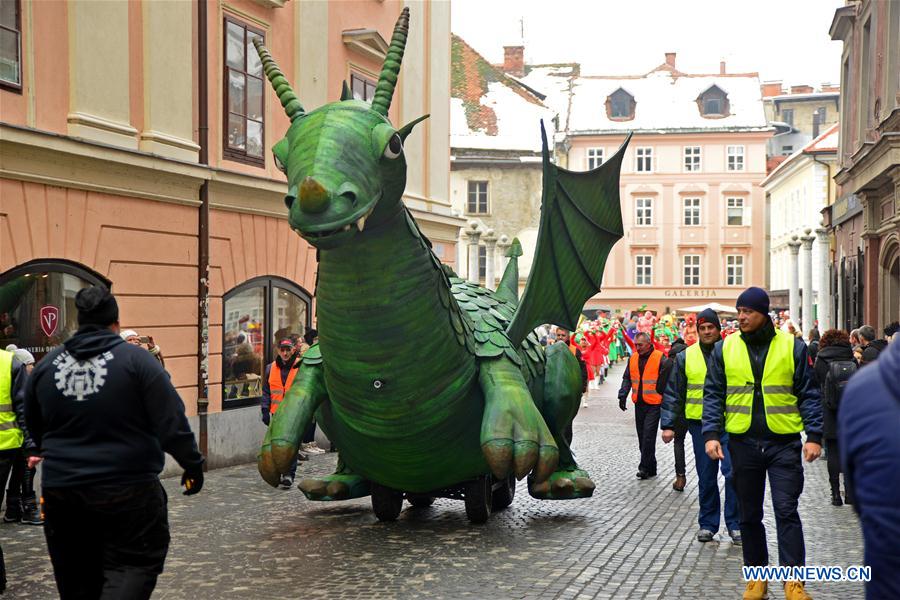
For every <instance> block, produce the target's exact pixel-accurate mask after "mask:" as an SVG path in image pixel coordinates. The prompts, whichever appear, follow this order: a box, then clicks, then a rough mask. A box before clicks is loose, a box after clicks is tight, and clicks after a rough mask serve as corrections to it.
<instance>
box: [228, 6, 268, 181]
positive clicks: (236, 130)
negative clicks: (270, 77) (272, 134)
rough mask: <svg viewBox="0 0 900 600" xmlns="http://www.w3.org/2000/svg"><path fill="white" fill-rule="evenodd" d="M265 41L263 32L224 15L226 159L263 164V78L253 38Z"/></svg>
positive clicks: (264, 162)
mask: <svg viewBox="0 0 900 600" xmlns="http://www.w3.org/2000/svg"><path fill="white" fill-rule="evenodd" d="M254 39H258V40H261V41H262V42H265V37H264V34H263V32H262V31H259V30H257V29H254V28H252V27H249V26H247V25H244V24H243V23H239V22H238V21H235V20H233V19H232V18H230V17H225V66H224V69H225V71H224V75H225V81H224V88H225V94H224V95H225V97H224V104H223V106H224V107H225V110H224V111H222V112H223V114H224V117H225V124H224V132H225V135H224V140H223V141H222V144H223V146H224V150H223V154H224V156H225V158H229V159H232V160H237V161H240V162H245V163H249V164H252V165H257V166H260V167H262V166H265V164H266V161H265V157H264V154H263V150H264V148H265V135H264V131H265V123H264V119H263V115H264V114H265V110H264V106H265V102H264V97H265V96H264V94H263V91H264V89H265V87H264V83H265V82H264V80H265V74H264V73H263V68H262V62H260V60H259V54H257V52H256V47H255V46H254V45H253V40H254Z"/></svg>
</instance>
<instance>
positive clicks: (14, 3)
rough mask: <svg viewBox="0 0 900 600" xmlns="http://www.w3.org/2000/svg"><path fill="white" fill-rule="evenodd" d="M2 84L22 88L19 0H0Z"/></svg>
mask: <svg viewBox="0 0 900 600" xmlns="http://www.w3.org/2000/svg"><path fill="white" fill-rule="evenodd" d="M0 86H3V87H6V88H9V89H13V90H18V91H21V89H22V14H21V5H20V3H19V0H0Z"/></svg>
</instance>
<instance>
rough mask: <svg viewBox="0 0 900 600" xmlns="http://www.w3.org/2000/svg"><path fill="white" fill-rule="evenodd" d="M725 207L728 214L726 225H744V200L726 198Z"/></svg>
mask: <svg viewBox="0 0 900 600" xmlns="http://www.w3.org/2000/svg"><path fill="white" fill-rule="evenodd" d="M725 207H726V210H727V212H728V215H727V217H728V224H729V225H735V226H742V225H743V224H744V199H743V198H728V199H726V200H725Z"/></svg>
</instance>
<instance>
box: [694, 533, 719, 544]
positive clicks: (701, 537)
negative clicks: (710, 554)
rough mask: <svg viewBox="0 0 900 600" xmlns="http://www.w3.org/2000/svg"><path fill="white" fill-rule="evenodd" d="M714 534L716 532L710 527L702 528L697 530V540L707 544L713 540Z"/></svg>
mask: <svg viewBox="0 0 900 600" xmlns="http://www.w3.org/2000/svg"><path fill="white" fill-rule="evenodd" d="M714 536H715V534H714V533H713V532H712V531H710V530H709V529H701V530H700V531H698V532H697V541H698V542H703V543H704V544H705V543H706V542H711V541H713V537H714Z"/></svg>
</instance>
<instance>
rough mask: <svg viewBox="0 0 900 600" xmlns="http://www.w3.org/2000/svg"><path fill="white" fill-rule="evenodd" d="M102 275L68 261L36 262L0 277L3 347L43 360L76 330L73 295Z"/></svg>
mask: <svg viewBox="0 0 900 600" xmlns="http://www.w3.org/2000/svg"><path fill="white" fill-rule="evenodd" d="M101 283H102V284H103V285H106V286H107V287H109V286H110V282H109V280H107V279H106V278H105V277H103V276H102V275H99V274H97V273H94V272H92V271H89V270H87V269H86V268H85V267H83V266H81V265H79V264H78V263H74V262H70V261H65V260H33V261H31V262H28V263H25V264H23V265H19V266H18V267H14V268H12V269H10V270H9V271H6V272H5V273H2V274H0V348H4V349H5V348H6V347H7V346H8V345H10V344H14V345H15V346H16V347H18V348H23V349H25V350H28V351H29V352H31V353H32V354H33V355H34V358H35V360H40V359H41V358H42V357H43V356H44V355H45V354H47V353H48V352H50V351H51V350H53V348H54V347H56V346H58V345H59V344H62V343H63V342H64V341H66V340H67V339H69V337H71V336H72V334H74V333H75V331H77V330H78V311H77V310H76V309H75V294H77V293H78V291H79V290H80V289H82V288H86V287H90V286H92V285H98V284H101Z"/></svg>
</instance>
